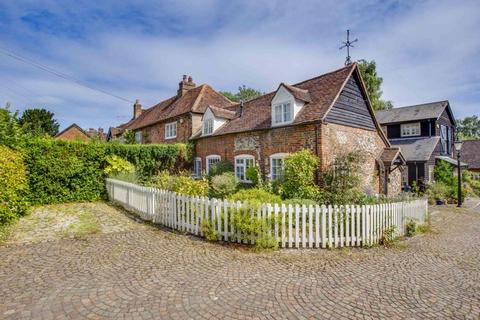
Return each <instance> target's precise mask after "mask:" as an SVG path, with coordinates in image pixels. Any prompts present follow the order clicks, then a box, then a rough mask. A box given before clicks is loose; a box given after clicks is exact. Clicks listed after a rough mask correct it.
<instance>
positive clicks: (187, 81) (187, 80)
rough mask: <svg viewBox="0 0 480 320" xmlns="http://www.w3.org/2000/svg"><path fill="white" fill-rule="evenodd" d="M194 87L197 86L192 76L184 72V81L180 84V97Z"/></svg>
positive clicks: (178, 94) (178, 92)
mask: <svg viewBox="0 0 480 320" xmlns="http://www.w3.org/2000/svg"><path fill="white" fill-rule="evenodd" d="M193 88H195V83H193V80H192V77H191V76H188V77H187V75H185V74H184V75H183V79H182V81H180V83H179V84H178V91H177V97H179V98H180V97H181V96H183V95H184V94H185V92H187V91H188V90H190V89H193Z"/></svg>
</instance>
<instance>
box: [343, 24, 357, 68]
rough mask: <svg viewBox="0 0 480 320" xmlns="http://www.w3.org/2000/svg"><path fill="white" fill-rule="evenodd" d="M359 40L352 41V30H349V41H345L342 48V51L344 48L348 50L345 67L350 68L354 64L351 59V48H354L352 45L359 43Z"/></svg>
mask: <svg viewBox="0 0 480 320" xmlns="http://www.w3.org/2000/svg"><path fill="white" fill-rule="evenodd" d="M357 41H358V39H355V40H353V41H350V30H347V41H346V42H345V41H343V42H342V43H343V46H341V47H340V50H342V49H343V48H347V58H346V59H345V65H346V66H348V65H350V64H352V60H351V58H350V47H352V48H353V44H352V43H355V42H357Z"/></svg>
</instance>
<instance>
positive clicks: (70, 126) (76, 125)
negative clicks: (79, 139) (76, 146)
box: [55, 123, 89, 138]
mask: <svg viewBox="0 0 480 320" xmlns="http://www.w3.org/2000/svg"><path fill="white" fill-rule="evenodd" d="M72 128H76V129H77V130H78V131H80V132H81V133H83V134H84V135H85V136H86V137H89V135H88V134H87V132H86V131H85V130H83V129H82V128H81V127H80V126H79V125H78V124H76V123H72V124H71V125H69V126H68V127H66V128H65V129H63V130H62V131H60V132H59V133H57V134H56V135H55V138H56V137H59V136H61V135H62V134H64V133H65V132H67V131H68V130H70V129H72Z"/></svg>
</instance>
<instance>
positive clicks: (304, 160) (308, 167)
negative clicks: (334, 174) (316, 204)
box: [282, 150, 318, 199]
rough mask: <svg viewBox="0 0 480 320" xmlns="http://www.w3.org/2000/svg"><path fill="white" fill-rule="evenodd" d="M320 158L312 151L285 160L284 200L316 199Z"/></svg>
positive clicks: (296, 154) (291, 155)
mask: <svg viewBox="0 0 480 320" xmlns="http://www.w3.org/2000/svg"><path fill="white" fill-rule="evenodd" d="M317 168H318V158H317V157H316V156H315V155H314V154H313V153H312V152H311V151H310V150H301V151H298V152H295V153H292V154H290V155H288V156H287V157H286V158H285V160H284V173H283V186H282V197H283V198H286V199H288V198H302V199H315V198H316V197H317V195H318V187H317V186H316V185H315V171H316V170H317Z"/></svg>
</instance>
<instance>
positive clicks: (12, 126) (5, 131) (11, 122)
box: [0, 107, 24, 149]
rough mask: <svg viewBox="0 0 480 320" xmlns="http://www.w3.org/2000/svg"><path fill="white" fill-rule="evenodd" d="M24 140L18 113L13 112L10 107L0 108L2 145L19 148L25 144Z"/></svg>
mask: <svg viewBox="0 0 480 320" xmlns="http://www.w3.org/2000/svg"><path fill="white" fill-rule="evenodd" d="M23 140H24V136H23V132H22V129H21V128H20V125H19V124H18V119H17V113H12V112H11V111H10V110H9V108H8V107H6V108H0V145H4V146H8V147H10V148H14V149H17V148H19V147H20V146H21V145H22V144H23Z"/></svg>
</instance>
